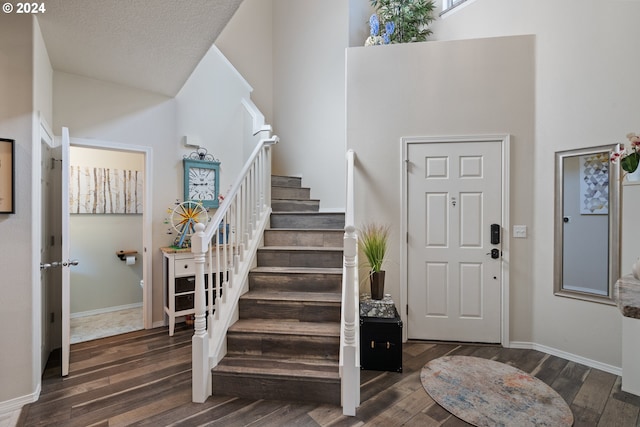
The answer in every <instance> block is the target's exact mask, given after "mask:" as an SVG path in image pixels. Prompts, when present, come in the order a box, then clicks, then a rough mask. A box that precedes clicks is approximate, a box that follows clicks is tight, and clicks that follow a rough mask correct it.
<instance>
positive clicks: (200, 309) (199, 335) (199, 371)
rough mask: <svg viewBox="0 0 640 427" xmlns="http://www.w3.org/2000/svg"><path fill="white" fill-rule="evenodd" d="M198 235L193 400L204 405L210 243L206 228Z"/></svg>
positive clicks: (194, 241)
mask: <svg viewBox="0 0 640 427" xmlns="http://www.w3.org/2000/svg"><path fill="white" fill-rule="evenodd" d="M195 229H196V233H195V234H194V235H193V236H192V237H191V253H192V254H193V258H194V261H195V267H196V289H195V291H196V292H195V301H194V308H195V322H194V327H195V332H194V334H193V338H192V339H191V347H192V353H191V363H192V379H191V381H192V400H193V402H195V403H203V402H204V401H205V400H207V397H209V396H210V395H211V372H209V335H208V334H207V321H206V320H205V317H206V307H205V291H204V286H205V285H204V274H205V271H204V270H205V254H206V252H207V250H208V249H209V241H208V240H207V239H206V238H205V233H204V229H205V226H204V224H202V223H198V224H196V226H195Z"/></svg>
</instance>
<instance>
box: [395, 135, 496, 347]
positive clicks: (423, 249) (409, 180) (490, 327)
mask: <svg viewBox="0 0 640 427" xmlns="http://www.w3.org/2000/svg"><path fill="white" fill-rule="evenodd" d="M405 147H406V157H405V159H406V160H407V176H406V185H407V189H406V191H407V199H406V203H407V204H406V209H407V236H408V237H407V281H408V284H407V301H408V310H407V322H408V325H407V333H408V337H409V338H413V339H428V340H445V341H464V342H487V343H499V342H500V341H501V310H502V304H501V295H502V271H501V268H502V267H501V266H502V260H501V257H500V255H501V244H500V243H492V242H491V225H492V224H497V226H498V227H501V225H502V212H503V200H502V151H503V150H502V141H500V140H494V141H485V140H480V141H460V142H437V141H434V142H424V143H407V144H406V146H405ZM500 231H501V233H500V235H501V236H500V237H501V238H502V234H503V233H502V230H500ZM494 249H496V250H497V251H498V252H497V258H492V255H491V251H492V250H494ZM494 256H496V253H495V251H494Z"/></svg>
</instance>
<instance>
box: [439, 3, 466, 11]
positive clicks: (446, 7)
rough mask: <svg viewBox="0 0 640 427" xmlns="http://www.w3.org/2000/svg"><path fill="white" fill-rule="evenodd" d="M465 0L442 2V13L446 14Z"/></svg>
mask: <svg viewBox="0 0 640 427" xmlns="http://www.w3.org/2000/svg"><path fill="white" fill-rule="evenodd" d="M466 1H467V0H442V13H446V12H448V11H450V10H451V9H453V8H454V7H456V6H459V5H461V4H462V3H464V2H466Z"/></svg>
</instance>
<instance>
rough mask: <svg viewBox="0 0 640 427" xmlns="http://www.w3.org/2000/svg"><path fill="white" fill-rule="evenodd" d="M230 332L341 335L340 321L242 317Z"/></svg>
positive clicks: (231, 327)
mask: <svg viewBox="0 0 640 427" xmlns="http://www.w3.org/2000/svg"><path fill="white" fill-rule="evenodd" d="M229 332H242V333H259V334H280V335H302V336H323V337H339V336H340V323H338V322H296V321H286V320H278V319H240V320H238V321H237V322H236V323H234V324H233V325H231V326H230V327H229Z"/></svg>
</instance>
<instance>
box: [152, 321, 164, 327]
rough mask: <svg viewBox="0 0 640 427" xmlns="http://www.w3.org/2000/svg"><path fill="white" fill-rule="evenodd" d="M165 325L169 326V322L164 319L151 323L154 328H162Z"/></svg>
mask: <svg viewBox="0 0 640 427" xmlns="http://www.w3.org/2000/svg"><path fill="white" fill-rule="evenodd" d="M163 326H167V324H166V323H165V322H164V320H159V321H157V322H153V324H152V325H151V327H152V328H162V327H163Z"/></svg>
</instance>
